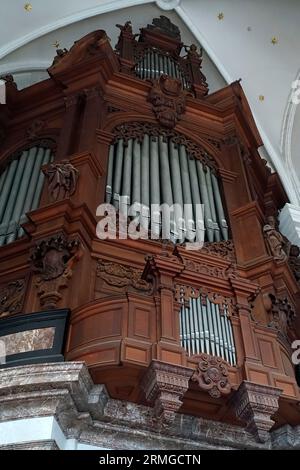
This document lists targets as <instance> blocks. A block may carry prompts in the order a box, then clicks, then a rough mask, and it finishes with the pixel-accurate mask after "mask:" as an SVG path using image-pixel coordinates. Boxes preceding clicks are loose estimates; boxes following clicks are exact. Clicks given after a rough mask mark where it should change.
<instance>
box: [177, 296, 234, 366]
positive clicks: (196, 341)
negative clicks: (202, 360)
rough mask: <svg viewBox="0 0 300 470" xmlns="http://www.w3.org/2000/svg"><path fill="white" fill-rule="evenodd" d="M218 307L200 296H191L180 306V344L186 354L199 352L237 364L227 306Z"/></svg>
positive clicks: (191, 354) (190, 354)
mask: <svg viewBox="0 0 300 470" xmlns="http://www.w3.org/2000/svg"><path fill="white" fill-rule="evenodd" d="M223 308H224V311H222V312H221V309H220V306H219V305H218V304H215V303H214V302H212V301H210V300H209V299H208V298H203V297H202V295H199V296H198V297H197V298H190V300H189V307H187V306H185V305H184V304H183V305H182V307H181V309H180V313H179V315H180V321H179V324H180V338H181V345H182V347H183V348H184V349H185V350H186V351H187V353H188V355H189V356H193V355H194V354H199V353H201V352H204V353H207V354H212V355H214V356H219V357H222V358H223V359H225V360H226V361H227V362H229V364H231V365H235V364H236V353H235V346H234V339H233V331H232V325H231V321H230V318H229V317H228V311H227V307H226V305H225V306H223Z"/></svg>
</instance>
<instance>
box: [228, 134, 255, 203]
mask: <svg viewBox="0 0 300 470" xmlns="http://www.w3.org/2000/svg"><path fill="white" fill-rule="evenodd" d="M221 151H222V160H223V162H224V167H225V170H227V172H230V173H228V176H229V175H231V177H235V176H236V178H235V180H234V191H232V190H230V189H229V191H228V190H226V186H227V183H229V182H230V181H229V180H228V178H227V179H226V171H223V170H221V172H222V171H223V175H224V177H225V184H224V189H225V191H224V193H225V199H226V205H227V207H228V211H229V212H230V211H231V210H234V209H237V208H238V207H241V206H243V205H244V204H247V203H248V202H250V201H251V194H250V189H249V185H248V182H247V176H246V172H245V168H244V164H243V161H242V156H241V150H240V143H239V140H238V138H237V137H236V136H235V135H232V136H229V137H227V138H226V139H224V140H223V142H222V146H221ZM223 175H222V173H221V176H222V179H223ZM237 175H238V177H237Z"/></svg>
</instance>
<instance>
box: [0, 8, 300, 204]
mask: <svg viewBox="0 0 300 470" xmlns="http://www.w3.org/2000/svg"><path fill="white" fill-rule="evenodd" d="M25 6H26V8H25ZM162 9H164V10H168V11H167V12H166V13H165V14H166V15H167V16H169V17H170V19H171V20H172V21H173V22H174V23H175V24H177V25H178V26H179V28H180V29H181V31H182V37H183V41H184V42H185V43H187V44H190V43H191V42H198V43H200V44H201V45H202V46H203V48H204V49H205V51H206V55H205V59H204V72H205V74H206V75H207V79H208V83H209V85H210V89H211V90H215V89H218V88H221V87H222V86H224V84H225V83H226V82H227V83H230V82H232V81H234V80H237V79H239V78H241V79H242V86H243V88H244V91H245V93H246V96H247V98H248V100H249V103H250V106H251V108H252V111H253V114H254V117H255V119H256V123H257V126H258V128H259V130H260V133H261V136H262V139H263V141H264V148H263V149H262V153H263V154H264V156H265V157H267V158H268V159H269V160H270V162H271V163H272V164H273V166H274V167H275V168H276V170H277V171H278V172H279V174H280V176H281V179H282V181H283V184H284V186H285V188H286V191H287V193H288V195H289V197H290V200H291V202H292V203H294V204H299V203H300V183H299V181H300V160H299V145H300V132H298V129H299V126H300V110H299V107H298V103H297V101H298V100H297V99H295V89H292V84H293V82H294V81H295V80H298V77H299V75H300V64H299V56H298V45H299V43H300V28H299V24H300V2H299V0H285V1H284V2H283V1H282V0H264V1H263V2H262V1H261V0H243V1H241V0H156V1H153V0H152V1H151V0H85V1H84V2H83V1H82V0H64V1H63V2H62V1H61V0H60V1H59V0H51V2H49V1H47V0H28V2H26V0H14V1H11V0H2V1H1V2H0V18H1V28H0V74H3V73H7V72H13V73H15V74H16V76H17V81H18V83H19V86H22V85H23V86H24V85H26V84H28V83H31V82H33V81H36V80H40V79H42V78H44V77H45V76H46V72H45V70H46V68H47V67H48V66H49V65H50V64H51V62H52V59H53V56H54V55H55V47H56V46H55V45H57V43H59V47H62V48H63V47H67V48H68V47H70V46H71V45H72V43H73V42H74V40H76V39H79V38H80V37H81V36H83V35H84V34H86V33H88V32H90V31H92V30H95V29H104V30H106V31H107V33H108V35H109V36H110V38H111V40H112V45H114V44H115V42H116V38H117V35H118V30H117V28H116V27H115V24H116V23H124V22H125V21H127V20H129V19H130V20H131V21H132V24H133V28H134V30H135V31H138V30H139V28H140V27H142V26H145V25H146V24H147V23H151V21H152V18H153V17H155V16H158V15H159V14H163V11H162ZM299 78H300V77H299ZM294 87H296V92H297V87H298V84H297V83H296V84H294ZM299 88H300V82H299ZM293 97H294V99H293ZM299 97H300V93H299ZM299 101H300V100H299Z"/></svg>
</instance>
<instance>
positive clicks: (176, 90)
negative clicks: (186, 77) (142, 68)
mask: <svg viewBox="0 0 300 470" xmlns="http://www.w3.org/2000/svg"><path fill="white" fill-rule="evenodd" d="M187 95H188V92H187V91H183V90H182V86H181V81H180V80H178V79H177V78H171V77H169V76H168V75H166V74H163V75H161V76H160V77H159V78H158V79H157V80H153V86H152V88H151V90H150V93H149V96H148V101H150V103H152V109H153V112H154V114H155V116H156V118H157V119H158V121H159V122H160V124H161V125H162V126H165V127H168V128H169V129H173V127H175V126H176V123H177V121H179V119H180V117H181V115H182V114H183V113H184V111H185V105H186V96H187Z"/></svg>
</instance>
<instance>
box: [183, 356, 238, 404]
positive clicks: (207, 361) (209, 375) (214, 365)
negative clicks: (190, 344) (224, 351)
mask: <svg viewBox="0 0 300 470" xmlns="http://www.w3.org/2000/svg"><path fill="white" fill-rule="evenodd" d="M195 359H198V360H199V364H198V367H197V370H196V371H195V372H194V374H193V376H192V380H193V381H194V382H197V383H198V385H199V388H200V389H201V390H203V391H205V392H208V393H209V395H210V396H211V397H213V398H220V397H221V396H222V395H228V394H229V393H230V392H231V384H230V382H229V378H228V364H227V362H226V361H224V359H222V358H221V357H217V356H210V355H209V354H204V353H203V354H200V355H199V356H195Z"/></svg>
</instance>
